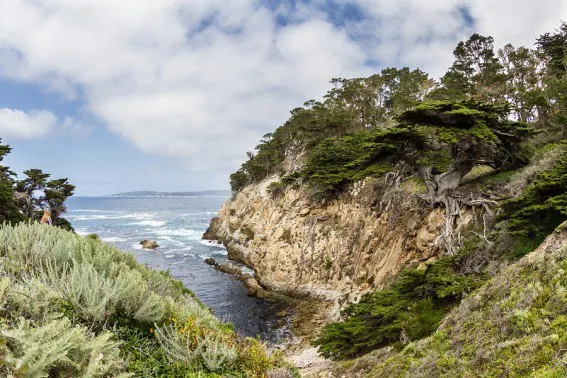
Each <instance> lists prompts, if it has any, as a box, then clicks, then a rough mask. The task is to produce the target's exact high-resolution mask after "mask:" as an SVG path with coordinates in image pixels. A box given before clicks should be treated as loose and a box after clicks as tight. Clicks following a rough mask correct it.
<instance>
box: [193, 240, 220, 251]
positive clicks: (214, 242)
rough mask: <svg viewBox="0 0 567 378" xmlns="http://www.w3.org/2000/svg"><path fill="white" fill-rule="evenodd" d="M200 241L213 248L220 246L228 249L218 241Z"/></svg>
mask: <svg viewBox="0 0 567 378" xmlns="http://www.w3.org/2000/svg"><path fill="white" fill-rule="evenodd" d="M199 243H201V244H203V245H206V246H207V247H213V248H218V249H226V247H225V246H224V245H223V244H219V243H217V242H216V241H213V240H203V239H201V240H199Z"/></svg>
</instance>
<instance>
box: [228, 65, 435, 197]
mask: <svg viewBox="0 0 567 378" xmlns="http://www.w3.org/2000/svg"><path fill="white" fill-rule="evenodd" d="M331 84H332V85H333V88H332V89H330V90H329V91H328V92H327V94H326V95H325V96H324V98H325V99H324V101H315V100H310V101H307V102H306V103H305V104H304V106H303V107H300V108H296V109H293V110H292V111H291V116H290V118H289V119H288V120H287V121H286V122H285V123H284V124H283V125H282V126H280V127H278V128H277V129H276V131H275V132H274V133H273V134H266V135H265V136H264V139H263V140H262V141H261V142H260V144H259V145H258V146H257V147H256V153H251V152H249V153H248V160H247V161H246V162H245V163H243V164H242V166H241V167H240V169H239V170H238V171H236V172H235V173H233V174H232V175H231V176H230V183H231V188H232V190H233V191H239V190H241V189H242V188H243V187H244V186H246V185H248V184H250V183H253V182H257V181H259V180H262V179H264V178H266V177H267V176H269V175H272V174H279V173H283V171H284V169H283V166H282V165H283V162H284V161H285V160H286V159H288V160H294V159H296V158H298V156H299V157H300V156H303V155H304V154H305V152H306V151H307V152H310V151H311V150H312V149H313V148H314V147H316V146H317V145H318V144H319V143H320V142H321V141H323V140H325V139H327V138H330V137H335V138H338V137H342V136H344V135H347V134H351V133H355V132H357V131H362V130H373V129H384V128H385V127H384V124H386V123H387V122H388V121H391V120H392V119H393V118H394V117H395V116H397V115H398V114H400V113H401V112H403V111H404V110H406V109H408V108H410V107H412V106H414V105H416V104H417V103H419V102H420V101H422V100H423V99H424V98H425V95H426V94H427V92H428V91H429V89H430V88H431V87H432V86H433V85H434V82H433V81H432V80H431V79H429V78H428V75H427V74H426V73H424V72H422V71H420V70H418V69H416V70H410V69H409V68H407V67H404V68H402V69H397V68H386V69H384V70H382V72H381V73H380V74H375V75H372V76H370V77H368V78H356V79H333V80H332V81H331Z"/></svg>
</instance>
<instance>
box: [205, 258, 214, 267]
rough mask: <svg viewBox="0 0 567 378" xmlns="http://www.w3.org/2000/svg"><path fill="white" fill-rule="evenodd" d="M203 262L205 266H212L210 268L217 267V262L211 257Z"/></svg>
mask: <svg viewBox="0 0 567 378" xmlns="http://www.w3.org/2000/svg"><path fill="white" fill-rule="evenodd" d="M204 261H205V264H208V265H212V266H216V265H217V262H216V261H215V259H213V258H212V257H209V258H206V259H205V260H204Z"/></svg>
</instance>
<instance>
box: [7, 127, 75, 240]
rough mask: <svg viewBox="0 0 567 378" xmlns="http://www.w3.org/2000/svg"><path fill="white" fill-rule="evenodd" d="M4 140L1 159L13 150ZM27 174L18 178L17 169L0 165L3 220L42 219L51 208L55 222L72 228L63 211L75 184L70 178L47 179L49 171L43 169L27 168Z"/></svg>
mask: <svg viewBox="0 0 567 378" xmlns="http://www.w3.org/2000/svg"><path fill="white" fill-rule="evenodd" d="M1 142H2V139H1V138H0V162H2V160H4V157H5V156H6V155H7V154H9V153H10V152H11V150H12V149H11V147H10V146H6V145H2V144H1ZM24 174H25V175H26V176H27V177H26V178H25V179H23V180H19V181H18V180H16V179H15V177H16V174H15V173H14V172H12V171H10V169H9V168H8V167H5V166H3V165H0V223H4V222H9V223H14V224H15V223H18V222H21V221H24V220H26V219H33V220H39V219H40V218H41V216H42V215H43V209H44V208H50V210H51V218H52V221H53V225H55V226H58V227H61V228H64V229H67V230H72V227H71V224H70V223H69V222H68V221H67V220H66V219H65V218H63V217H62V214H63V213H65V212H66V211H67V209H66V207H65V200H66V199H67V198H68V197H70V196H72V195H73V191H74V189H75V186H73V185H71V184H69V183H68V182H67V179H58V180H51V181H48V179H49V177H50V175H49V174H48V173H44V172H43V171H42V170H41V169H28V170H26V171H24Z"/></svg>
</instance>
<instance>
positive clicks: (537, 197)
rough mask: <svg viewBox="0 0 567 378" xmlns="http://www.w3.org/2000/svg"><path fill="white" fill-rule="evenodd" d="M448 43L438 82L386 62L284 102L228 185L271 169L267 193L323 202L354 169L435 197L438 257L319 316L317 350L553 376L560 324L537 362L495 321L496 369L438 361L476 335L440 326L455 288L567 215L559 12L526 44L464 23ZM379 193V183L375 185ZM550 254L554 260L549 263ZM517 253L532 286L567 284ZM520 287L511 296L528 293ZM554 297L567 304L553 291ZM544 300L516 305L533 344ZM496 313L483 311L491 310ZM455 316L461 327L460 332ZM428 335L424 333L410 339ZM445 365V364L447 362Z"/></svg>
mask: <svg viewBox="0 0 567 378" xmlns="http://www.w3.org/2000/svg"><path fill="white" fill-rule="evenodd" d="M454 56H455V61H454V63H453V65H452V66H451V67H450V68H449V70H448V71H447V73H446V74H445V75H444V76H443V77H442V78H441V79H440V80H438V81H436V80H433V79H431V78H430V77H429V76H428V74H427V73H424V72H422V71H420V70H418V69H416V70H412V69H411V68H407V67H405V68H402V69H399V68H387V69H384V70H382V71H381V72H380V73H378V74H375V75H373V76H370V77H367V78H354V79H333V80H332V81H331V85H332V87H331V89H330V90H329V91H328V92H327V93H326V95H325V96H324V97H323V99H322V100H320V101H316V100H310V101H307V102H306V103H305V104H304V106H303V107H300V108H296V109H293V110H292V111H291V116H290V118H289V119H288V120H287V121H286V122H285V123H284V124H283V125H281V126H280V127H278V128H277V129H276V130H275V131H274V132H273V133H271V134H266V135H265V136H264V138H263V140H262V141H261V142H260V144H259V145H258V146H257V148H256V151H255V152H248V159H247V161H245V162H244V163H243V164H242V166H241V167H240V169H239V170H237V171H236V172H235V173H233V174H232V175H231V186H232V189H233V192H234V193H235V195H237V194H238V192H239V191H241V190H242V189H243V188H245V187H247V186H249V185H255V184H257V183H259V182H260V181H262V180H269V181H270V185H269V186H268V192H269V193H270V196H271V198H273V199H274V200H277V198H278V197H279V196H281V195H282V193H284V192H285V191H286V190H288V189H298V188H301V189H302V190H305V191H306V192H307V193H309V195H310V197H311V200H312V201H315V202H322V203H330V202H332V201H341V199H342V198H343V197H348V196H349V195H350V191H351V189H352V188H353V187H355V186H356V184H357V183H358V182H360V181H363V180H368V179H371V180H375V179H378V178H380V179H381V180H382V181H381V182H384V183H385V184H384V185H386V186H388V185H390V186H391V187H392V188H398V187H400V185H402V186H403V185H404V184H405V183H415V185H416V186H419V187H420V188H423V191H421V192H420V193H419V196H420V197H421V199H422V200H423V206H429V207H431V208H441V209H443V211H444V216H445V222H444V226H443V232H442V235H441V236H440V238H439V239H438V240H437V241H436V242H438V243H439V244H440V245H442V247H443V248H442V251H441V252H440V253H439V256H437V258H435V259H432V260H431V261H429V262H428V263H427V264H415V265H410V266H407V267H406V269H404V270H402V271H401V272H400V273H399V274H397V275H396V276H394V277H391V280H390V282H389V284H388V285H386V287H384V288H383V289H382V290H378V291H374V292H370V293H368V294H366V295H365V296H363V297H362V298H361V299H360V301H359V302H358V303H353V304H350V305H348V306H347V307H346V308H345V309H344V310H343V312H342V318H341V321H339V322H335V323H331V324H328V325H327V326H325V327H324V328H323V330H322V332H321V333H320V335H319V337H318V338H316V339H315V340H314V342H313V343H314V345H316V346H318V347H319V351H320V352H321V353H322V354H323V355H324V356H326V357H330V358H334V359H340V360H344V359H352V358H355V357H358V356H361V355H364V354H367V353H369V352H371V351H373V350H376V349H380V348H382V349H380V350H390V351H391V350H395V351H399V350H403V351H404V352H403V354H400V355H397V356H396V357H395V359H392V360H388V361H390V362H388V363H387V364H386V365H383V366H382V368H380V369H382V370H380V369H378V370H376V371H380V374H383V376H388V375H390V374H392V375H393V376H396V375H403V374H408V375H410V376H415V374H418V373H421V372H422V371H423V372H425V371H427V372H429V373H430V375H428V374H422V375H423V376H438V375H443V374H445V372H447V376H460V375H462V374H465V375H466V374H467V372H468V373H472V372H475V371H479V370H478V369H484V367H483V366H485V365H483V364H484V363H486V364H487V365H486V371H487V372H489V373H487V375H489V376H490V375H506V374H523V373H525V371H524V370H522V369H524V368H525V367H526V366H531V365H530V364H532V363H533V364H534V365H533V366H534V369H540V370H538V371H539V372H541V374H542V375H544V376H561V372H564V371H563V370H561V369H562V368H559V367H557V366H559V363H558V365H557V366H555V365H554V366H555V367H553V366H551V365H550V364H551V361H552V360H557V361H558V359H560V358H562V357H561V355H562V354H563V353H564V350H565V349H561V347H560V346H561V345H563V346H564V343H563V341H561V340H563V339H562V337H563V336H562V335H561V333H560V332H558V330H557V328H553V335H555V336H553V337H554V339H553V340H552V341H550V342H549V343H547V342H545V343H543V344H545V348H547V349H546V352H542V353H543V354H537V353H536V355H538V356H540V357H537V358H536V357H534V358H536V359H538V360H537V361H534V359H533V358H531V357H529V358H528V357H527V355H525V354H523V353H524V352H525V353H527V350H528V349H529V348H528V349H525V348H524V346H526V345H527V344H521V343H520V341H518V340H517V339H515V337H516V336H517V335H511V334H509V333H506V332H505V331H506V330H503V331H502V332H501V334H498V335H495V337H494V338H493V339H491V338H490V337H487V338H486V340H484V341H482V342H483V343H489V342H499V343H506V342H507V341H506V338H507V337H510V340H511V341H510V343H511V345H512V344H513V345H517V348H516V347H514V346H510V348H508V349H506V353H505V357H503V358H504V360H505V361H504V360H503V361H504V362H505V365H504V366H505V367H504V368H503V369H504V370H498V366H497V363H496V362H495V363H494V364H491V362H490V363H489V362H482V361H485V359H483V360H482V361H480V360H474V359H473V358H472V357H471V359H470V360H467V362H466V363H465V362H463V361H464V360H463V358H465V357H464V356H465V355H458V354H456V355H454V356H453V355H451V356H452V357H450V361H449V360H447V361H445V360H444V358H445V357H444V356H448V355H449V354H447V353H448V350H449V349H451V348H452V345H454V344H452V343H455V342H457V343H461V344H462V347H463V348H465V349H466V348H469V349H470V352H471V353H472V350H473V349H474V348H476V347H479V344H478V343H480V342H481V340H478V339H475V337H476V335H472V334H471V335H470V337H468V336H467V335H463V336H457V335H456V334H451V333H450V331H445V330H444V331H438V329H439V327H440V326H442V324H445V322H446V321H445V320H444V319H446V316H447V314H448V313H450V312H451V311H455V309H457V308H459V307H458V306H459V303H461V301H462V300H463V298H471V296H474V295H475V294H474V293H476V292H477V291H478V290H481V292H486V290H488V289H485V287H486V286H484V287H483V285H486V283H487V282H492V281H490V280H491V279H492V278H493V277H495V276H498V272H501V271H503V272H505V271H507V270H502V269H506V268H502V267H505V266H508V265H510V264H514V263H515V262H516V261H518V259H520V258H522V257H523V256H525V255H526V254H528V253H530V252H532V251H533V250H535V249H536V248H537V247H538V245H540V244H541V243H542V242H543V240H544V239H545V238H546V236H547V235H549V234H550V233H552V232H553V230H555V229H556V228H557V227H558V226H559V225H560V224H562V222H564V221H565V220H567V210H566V209H567V181H566V180H567V160H566V159H567V143H566V138H567V127H566V125H567V97H566V93H567V68H566V67H567V24H565V23H563V24H562V25H561V27H560V28H559V29H557V30H555V31H553V32H550V33H546V34H544V35H542V36H540V37H539V38H537V39H536V43H535V47H534V48H526V47H514V46H512V45H510V44H508V45H506V46H504V47H502V48H500V49H498V50H495V48H494V41H493V39H492V38H491V37H486V36H481V35H478V34H474V35H472V36H471V37H470V38H469V39H468V40H466V41H463V42H460V43H459V44H458V45H457V47H456V48H455V50H454ZM388 193H389V191H388V189H387V188H386V191H385V193H384V196H385V195H386V194H388ZM377 201H380V199H377ZM467 210H468V211H471V212H473V213H475V214H481V215H480V216H479V218H478V219H480V222H477V223H474V222H473V223H471V224H470V225H469V226H467V228H466V229H465V230H459V232H457V231H456V227H457V225H458V222H459V219H460V218H461V217H462V215H463V214H464V213H465V212H466V211H467ZM377 211H378V210H377ZM377 252H378V251H377ZM345 253H348V251H345ZM557 253H558V254H559V255H560V254H561V253H563V252H557ZM522 261H523V260H522ZM559 265H560V264H557V265H554V266H553V269H555V268H557V272H560V271H561V269H560V267H559ZM522 266H523V268H522V269H525V270H526V273H525V275H526V282H530V285H543V286H544V287H549V288H551V287H556V288H557V290H559V291H564V290H565V285H564V282H562V281H561V282H560V281H554V282H555V283H554V284H553V285H556V284H557V285H559V286H557V285H556V286H553V285H551V284H550V285H548V281H545V282H542V283H540V284H538V283H537V280H539V279H544V280H547V278H545V277H547V276H545V277H544V276H540V275H538V274H536V273H534V274H529V269H532V268H533V269H539V268H536V267H532V266H529V265H522ZM514 269H515V268H514ZM514 269H512V270H514ZM550 274H551V273H550ZM549 277H551V276H549ZM549 277H548V278H549ZM502 279H503V278H499V280H502ZM550 279H551V278H550ZM517 283H518V285H520V286H522V285H523V284H522V283H521V282H517ZM487 285H491V284H490V283H489V284H487ZM546 285H547V286H546ZM480 287H483V288H481V289H479V288H480ZM518 290H519V291H518V292H517V293H515V294H514V298H516V299H517V297H518V296H520V297H521V296H522V295H524V294H522V293H520V291H521V290H520V289H518ZM550 290H551V289H550ZM471 293H472V294H471ZM508 294H510V293H507V294H505V295H508ZM503 295H504V294H503ZM510 295H512V294H510ZM526 295H527V294H526ZM551 296H552V295H551ZM551 296H548V297H549V298H551ZM548 297H546V298H548ZM549 298H548V299H549ZM489 299H490V298H489ZM516 299H514V301H515V300H516ZM468 301H469V302H470V301H472V299H468ZM487 301H488V299H487ZM554 301H555V302H554V303H556V304H557V305H558V306H564V305H565V303H564V302H565V301H563V300H562V299H561V298H555V297H554ZM512 302H513V301H512ZM512 302H510V303H512ZM467 303H468V302H467ZM487 303H489V305H490V303H493V302H490V301H488V302H487ZM514 303H515V304H517V303H516V302H514ZM495 306H496V305H495ZM546 306H547V305H544V304H541V306H540V305H539V304H538V305H537V306H535V307H534V308H531V307H530V306H528V307H529V308H527V307H525V306H524V307H522V306H520V307H521V309H519V310H518V311H527V312H526V314H528V315H529V316H528V315H526V316H528V317H529V318H530V320H529V322H530V323H529V324H530V325H529V326H527V328H526V329H525V331H526V333H525V334H524V336H526V339H525V340H528V341H529V340H531V341H529V342H528V344H529V345H532V346H533V345H535V344H534V343H535V341H534V340H535V339H537V338H538V337H542V338H543V337H547V334H545V335H544V334H543V333H540V334H538V332H544V331H543V330H544V328H545V327H543V326H542V327H543V328H542V327H539V326H535V324H536V323H537V324H540V323H541V322H543V321H544V320H543V318H542V317H541V316H540V315H535V314H532V312H533V311H535V312H538V311H540V312H541V313H542V314H543V312H545V311H548V312H549V313H550V314H551V313H553V314H554V315H550V316H551V318H553V319H551V318H549V322H550V323H546V324H555V323H553V322H554V321H555V320H557V319H559V318H560V317H558V316H559V315H558V314H559V313H560V311H556V309H550V308H548V307H546ZM532 310H533V311H532ZM457 311H460V310H457ZM462 314H463V316H469V315H470V316H471V317H473V314H469V312H466V311H465V312H462ZM491 314H492V313H483V315H485V316H487V317H490V316H492V315H491ZM538 314H540V313H539V312H538ZM532 315H533V316H532ZM474 316H477V315H474ZM522 316H523V315H522ZM475 319H476V318H475ZM506 319H507V318H506ZM554 319H555V320H554ZM493 320H495V319H490V318H488V319H486V322H492V323H496V322H495V321H493ZM510 321H512V320H510ZM558 321H559V322H560V319H559V320H558ZM467 322H468V320H467V319H463V321H462V322H461V323H463V324H464V323H466V324H469V325H468V326H467V327H469V328H470V329H473V328H474V329H476V331H474V332H473V333H475V332H476V333H482V332H483V331H482V330H481V329H480V328H481V325H478V326H476V325H473V324H472V323H467ZM534 322H535V323H534ZM492 323H491V324H492ZM510 324H511V323H510ZM557 324H559V323H557ZM485 325H486V324H485ZM540 325H541V324H540ZM463 327H464V326H463ZM463 327H461V328H459V332H463V333H466V334H469V333H470V332H469V330H468V329H469V328H466V327H464V328H463ZM475 327H476V328H475ZM491 327H492V325H491ZM510 327H512V326H511V325H510ZM538 327H539V328H538ZM465 328H466V329H465ZM546 329H547V328H546ZM447 332H449V333H447ZM491 332H492V331H491ZM498 332H500V331H498ZM546 332H547V331H546ZM550 332H551V331H550ZM432 334H433V335H434V336H432V337H429V336H430V335H432ZM491 335H492V334H491ZM538 335H539V336H538ZM427 337H429V338H427ZM522 337H523V336H522ZM424 338H426V339H425V340H427V341H424V342H420V341H418V340H422V339H424ZM457 338H458V339H459V341H455V340H456V339H457ZM449 339H450V340H451V341H449ZM489 340H492V341H489ZM496 340H497V341H496ZM441 344H442V345H443V348H445V349H443V350H442V351H440V352H439V355H438V357H439V359H438V361H435V362H434V363H435V364H437V365H436V366H437V367H436V369H437V370H436V371H431V370H427V369H429V365H428V367H427V368H426V367H424V366H425V364H428V363H429V362H430V361H429V360H428V359H427V358H428V357H427V355H428V351H427V348H428V347H431V348H436V347H437V346H439V345H441ZM461 344H459V345H461ZM543 344H542V345H543ZM483 345H484V344H483ZM384 347H387V348H386V349H383V348H384ZM388 348H390V349H388ZM404 348H405V349H404ZM411 348H413V349H411ZM447 348H449V349H447ZM526 348H527V346H526ZM530 348H531V347H530ZM489 349H490V348H489ZM451 350H454V348H452V349H451ZM490 350H492V352H490V353H492V354H494V353H496V352H495V349H490ZM552 350H553V351H554V353H555V355H554V356H555V357H553V356H552V354H553V353H551V351H552ZM414 351H415V353H414ZM516 352H517V353H518V355H519V356H526V358H525V361H524V360H523V362H522V363H525V364H527V365H522V367H518V366H516V367H514V366H510V364H512V363H513V356H514V353H516ZM547 352H549V353H547ZM376 353H377V354H379V353H381V352H376ZM455 353H456V352H455ZM490 353H489V354H490ZM546 353H547V354H546ZM469 357H470V356H469ZM552 357H553V358H552ZM467 358H468V357H467ZM475 358H476V357H475ZM483 358H484V357H483ZM522 358H523V357H522ZM442 360H443V361H442ZM473 360H474V361H473ZM479 361H480V362H479ZM469 363H470V364H469ZM420 364H422V365H420ZM443 364H446V365H447V366H452V367H451V368H450V369H447V370H443V369H442V367H443V366H445V365H443ZM546 364H547V365H546ZM489 365H490V366H489ZM493 365H494V366H493ZM392 366H395V368H391V367H392ZM420 366H421V367H422V368H423V369H422V370H420ZM457 366H458V369H457V368H456V367H457ZM453 367H455V368H454V369H453ZM475 369H476V370H475ZM491 369H492V370H491ZM546 369H547V370H546ZM522 372H523V373H522ZM547 373H549V374H548V375H545V374H547ZM380 374H377V376H380ZM418 375H419V374H418Z"/></svg>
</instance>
